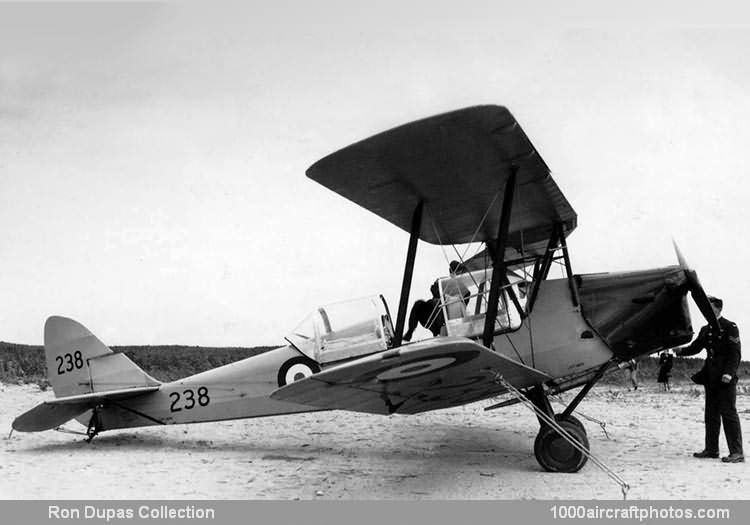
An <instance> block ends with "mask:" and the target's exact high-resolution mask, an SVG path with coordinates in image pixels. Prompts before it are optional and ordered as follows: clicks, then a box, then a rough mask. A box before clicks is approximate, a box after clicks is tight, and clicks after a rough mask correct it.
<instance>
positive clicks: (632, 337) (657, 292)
mask: <svg viewBox="0 0 750 525" xmlns="http://www.w3.org/2000/svg"><path fill="white" fill-rule="evenodd" d="M688 290H691V285H690V279H689V277H688V275H687V274H686V272H685V271H684V270H683V269H682V267H680V266H669V267H666V268H656V269H652V270H642V271H636V272H626V273H606V274H593V275H581V276H580V277H579V294H580V298H581V311H582V313H583V316H584V318H585V319H586V320H587V321H588V323H589V324H590V325H591V326H592V327H593V328H594V329H595V330H596V331H597V333H598V334H599V335H600V336H601V337H602V338H603V339H604V340H605V342H606V343H607V344H608V345H609V347H610V349H611V350H612V352H613V353H614V354H615V356H617V357H618V358H619V359H625V360H627V359H631V358H633V357H636V356H639V355H644V354H649V353H653V352H656V351H658V350H661V349H664V348H672V347H675V346H680V345H683V344H685V343H687V342H689V341H690V339H691V338H692V335H693V330H692V325H691V323H690V312H689V309H688V305H687V297H686V295H687V292H688Z"/></svg>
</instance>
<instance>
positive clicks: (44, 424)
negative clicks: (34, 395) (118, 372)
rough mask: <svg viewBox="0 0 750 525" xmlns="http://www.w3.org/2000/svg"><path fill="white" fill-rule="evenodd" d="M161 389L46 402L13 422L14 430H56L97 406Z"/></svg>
mask: <svg viewBox="0 0 750 525" xmlns="http://www.w3.org/2000/svg"><path fill="white" fill-rule="evenodd" d="M159 388H161V387H160V386H145V387H137V388H127V389H124V390H110V391H108V392H94V393H91V394H81V395H77V396H68V397H61V398H59V399H55V400H53V401H45V402H44V403H41V404H39V405H37V406H35V407H34V408H32V409H31V410H29V411H27V412H24V413H23V414H21V415H20V416H18V417H17V418H16V419H15V420H14V421H13V430H18V431H19V432H39V431H41V430H49V429H51V428H56V427H59V426H60V425H62V424H63V423H65V422H67V421H70V420H71V419H73V418H74V417H76V416H79V415H81V414H83V413H84V412H86V411H87V410H89V409H91V408H94V407H96V406H99V405H102V404H106V403H108V402H113V401H122V400H124V399H130V398H133V397H138V396H141V395H144V394H149V393H151V392H156V391H157V390H159Z"/></svg>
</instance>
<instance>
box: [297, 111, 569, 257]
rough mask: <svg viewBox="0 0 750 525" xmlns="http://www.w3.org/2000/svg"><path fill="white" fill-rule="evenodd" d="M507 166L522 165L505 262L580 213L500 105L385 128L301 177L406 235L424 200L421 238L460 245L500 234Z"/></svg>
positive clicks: (541, 241)
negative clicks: (379, 217) (556, 226)
mask: <svg viewBox="0 0 750 525" xmlns="http://www.w3.org/2000/svg"><path fill="white" fill-rule="evenodd" d="M511 164H516V165H518V166H519V171H518V175H517V189H516V197H517V198H516V199H515V203H514V206H513V211H512V216H511V219H510V228H509V232H508V235H509V238H508V244H507V246H508V250H509V253H508V254H507V255H506V259H507V258H509V256H511V255H515V253H514V251H515V252H517V251H519V250H520V246H521V244H522V243H523V245H524V251H525V252H527V251H528V249H529V248H530V247H531V246H533V245H534V244H535V243H537V244H539V245H540V247H541V248H543V247H544V246H546V242H547V240H548V239H549V237H550V233H551V231H552V227H553V225H554V224H555V223H557V222H561V223H563V230H564V232H565V233H566V235H567V234H568V233H569V232H571V231H573V229H574V228H575V227H576V221H577V217H576V213H575V211H574V210H573V208H572V207H571V206H570V204H569V203H568V201H567V200H566V199H565V196H564V195H563V194H562V192H561V191H560V189H559V188H558V187H557V184H555V181H554V180H552V177H551V176H550V172H549V168H548V167H547V165H546V164H545V163H544V161H543V160H542V158H541V157H540V156H539V154H538V153H537V151H536V149H534V146H533V145H532V144H531V142H530V141H529V139H528V137H526V134H525V133H524V132H523V130H522V129H521V127H520V126H519V125H518V122H516V119H515V118H514V117H513V115H511V113H510V111H508V110H507V109H506V108H504V107H501V106H475V107H470V108H466V109H461V110H458V111H453V112H451V113H445V114H442V115H437V116H434V117H430V118H427V119H424V120H419V121H416V122H412V123H409V124H406V125H403V126H400V127H397V128H394V129H391V130H389V131H385V132H383V133H380V134H378V135H375V136H373V137H370V138H368V139H365V140H363V141H361V142H357V143H356V144H352V145H351V146H348V147H346V148H344V149H341V150H339V151H337V152H335V153H332V154H331V155H328V156H327V157H325V158H323V159H321V160H319V161H318V162H316V163H315V164H313V165H312V166H311V167H310V168H309V169H308V170H307V176H308V177H310V178H311V179H313V180H315V181H317V182H319V183H321V184H323V185H324V186H326V187H328V188H330V189H332V190H333V191H335V192H337V193H339V194H341V195H343V196H344V197H346V198H348V199H350V200H352V201H354V202H356V203H357V204H359V205H360V206H363V207H365V208H367V209H368V210H370V211H372V212H373V213H376V214H378V215H379V216H381V217H383V218H384V219H386V220H388V221H390V222H392V223H393V224H395V225H396V226H398V227H400V228H402V229H404V230H406V231H407V232H410V231H411V224H412V215H413V213H414V209H415V207H416V205H417V203H419V202H420V201H422V202H424V205H425V210H426V212H427V217H429V219H431V220H429V219H428V220H424V221H422V229H421V232H420V238H421V239H422V240H425V241H427V242H430V243H433V244H461V243H467V242H471V241H477V242H479V241H487V240H491V239H494V238H496V237H497V229H498V222H499V217H500V212H501V208H502V202H503V197H502V193H503V190H504V188H505V183H506V181H507V179H508V175H509V173H510V166H511ZM480 225H481V227H480ZM511 250H514V251H511Z"/></svg>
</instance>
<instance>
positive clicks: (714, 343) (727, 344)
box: [675, 297, 745, 463]
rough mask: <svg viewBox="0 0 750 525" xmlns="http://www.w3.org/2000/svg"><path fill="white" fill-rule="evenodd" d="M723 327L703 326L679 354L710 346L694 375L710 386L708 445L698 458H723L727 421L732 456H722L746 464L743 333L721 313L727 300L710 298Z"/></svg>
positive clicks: (682, 354)
mask: <svg viewBox="0 0 750 525" xmlns="http://www.w3.org/2000/svg"><path fill="white" fill-rule="evenodd" d="M708 300H709V302H710V303H711V308H712V309H713V311H714V313H715V314H716V318H717V319H718V323H719V327H720V330H716V328H714V327H712V326H711V325H710V324H709V325H706V326H704V327H703V328H701V330H700V332H699V333H698V337H696V338H695V340H694V341H693V342H692V343H691V344H690V345H688V346H684V347H682V348H678V349H677V350H676V351H675V355H677V356H691V355H695V354H697V353H699V352H700V351H701V350H703V349H704V348H705V349H706V352H707V356H706V361H705V362H704V364H703V368H701V370H700V371H699V372H698V373H696V374H694V375H693V377H692V379H693V381H694V382H695V383H697V384H699V385H703V386H704V387H705V388H706V405H705V425H706V440H705V448H704V449H703V450H702V451H700V452H696V453H694V454H693V456H694V457H696V458H718V457H719V432H720V430H721V424H722V422H723V423H724V436H725V437H726V439H727V446H728V447H729V455H728V456H726V457H723V458H721V460H722V461H723V462H725V463H742V462H744V461H745V456H744V453H743V451H742V429H741V427H740V418H739V415H738V414H737V406H736V401H737V367H738V366H739V364H740V357H741V352H740V332H739V329H738V328H737V325H736V324H734V323H733V322H732V321H730V320H728V319H726V318H724V317H722V316H721V309H722V307H723V301H722V300H721V299H719V298H716V297H709V298H708Z"/></svg>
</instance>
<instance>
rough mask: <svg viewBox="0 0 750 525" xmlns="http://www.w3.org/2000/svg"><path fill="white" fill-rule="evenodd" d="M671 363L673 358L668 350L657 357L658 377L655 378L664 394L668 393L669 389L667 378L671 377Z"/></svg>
mask: <svg viewBox="0 0 750 525" xmlns="http://www.w3.org/2000/svg"><path fill="white" fill-rule="evenodd" d="M673 363H674V356H673V355H672V354H671V353H670V351H669V350H664V351H663V352H662V353H661V355H660V356H659V376H658V377H657V378H656V381H657V382H658V383H659V384H660V385H661V389H662V391H664V392H668V391H669V389H670V385H669V378H670V377H671V376H672V364H673Z"/></svg>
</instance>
